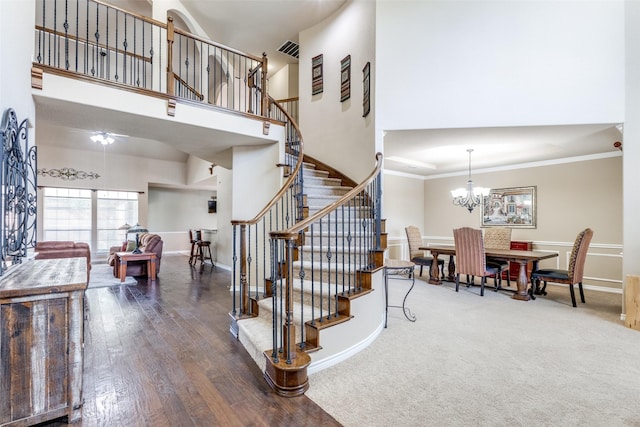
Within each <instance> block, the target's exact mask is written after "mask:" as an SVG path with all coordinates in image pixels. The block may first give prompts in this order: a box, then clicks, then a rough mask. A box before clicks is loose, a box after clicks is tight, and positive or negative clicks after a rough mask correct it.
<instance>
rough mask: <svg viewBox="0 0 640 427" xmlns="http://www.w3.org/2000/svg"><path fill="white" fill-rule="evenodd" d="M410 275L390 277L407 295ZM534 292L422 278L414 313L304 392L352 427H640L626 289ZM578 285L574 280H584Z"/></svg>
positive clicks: (638, 377)
mask: <svg viewBox="0 0 640 427" xmlns="http://www.w3.org/2000/svg"><path fill="white" fill-rule="evenodd" d="M408 286H409V282H405V281H400V280H391V281H390V303H391V304H398V305H399V304H401V303H402V297H403V295H404V293H405V292H406V289H408ZM548 290H549V293H550V295H548V296H547V297H538V298H537V299H536V300H535V301H530V302H521V301H516V300H512V299H511V293H508V292H498V293H494V292H493V291H491V290H489V291H485V296H484V297H480V296H479V288H476V287H473V288H471V289H468V288H466V287H461V290H460V292H459V293H456V292H455V288H454V285H453V284H451V283H445V284H444V285H442V286H433V285H428V284H426V283H425V282H422V281H417V282H416V286H415V288H414V289H413V291H412V292H411V294H410V295H409V298H408V299H407V305H408V306H409V307H410V308H411V310H412V311H413V312H414V313H415V314H416V316H417V321H416V322H415V323H411V322H409V321H408V320H406V319H405V317H404V316H403V315H402V310H401V309H398V308H390V309H389V310H390V311H389V324H388V328H387V329H386V330H384V331H383V332H382V334H381V335H380V336H379V338H378V339H377V340H376V341H375V342H374V343H372V344H371V345H370V346H369V347H368V348H367V349H365V350H364V351H362V352H360V353H359V354H357V355H355V356H354V357H352V358H351V359H349V360H347V361H345V362H343V363H341V364H339V365H337V366H334V367H331V368H328V369H326V370H324V371H321V372H318V373H315V374H313V375H311V376H310V388H309V390H308V391H307V393H306V395H307V396H308V397H309V398H311V399H312V400H313V401H315V402H316V403H317V404H319V405H320V406H321V407H322V408H323V409H325V410H326V411H327V412H328V413H330V414H331V415H333V416H334V417H335V418H336V419H337V420H338V421H339V422H340V423H342V424H343V425H345V426H640V331H635V330H632V329H628V328H625V327H624V326H623V323H622V322H620V321H619V318H620V305H621V298H622V297H621V296H620V295H619V294H608V293H602V292H589V291H587V292H586V298H587V304H581V303H580V302H578V308H573V307H571V300H570V297H569V291H568V289H567V288H566V287H562V288H561V287H556V286H549V288H548ZM576 292H577V291H576Z"/></svg>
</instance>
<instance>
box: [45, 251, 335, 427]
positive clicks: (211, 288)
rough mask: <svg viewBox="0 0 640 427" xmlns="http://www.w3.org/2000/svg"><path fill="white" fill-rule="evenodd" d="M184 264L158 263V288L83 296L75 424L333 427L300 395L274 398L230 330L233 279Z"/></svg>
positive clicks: (175, 259) (176, 259)
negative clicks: (80, 381) (82, 340)
mask: <svg viewBox="0 0 640 427" xmlns="http://www.w3.org/2000/svg"><path fill="white" fill-rule="evenodd" d="M187 260H188V258H187V257H185V256H181V255H165V256H163V257H162V265H161V271H160V274H159V276H158V280H157V281H156V283H155V284H148V283H147V281H146V280H145V279H139V283H138V285H133V286H126V285H123V286H120V285H116V286H112V287H106V288H95V289H88V290H87V292H86V301H87V308H86V313H87V314H86V321H85V349H84V355H85V369H84V377H83V378H84V390H83V392H84V406H83V408H82V414H83V416H82V424H76V425H82V426H94V425H99V426H154V427H155V426H339V425H340V424H339V423H338V422H337V421H336V420H335V419H333V418H332V417H331V416H330V415H329V414H327V413H326V412H324V411H323V410H322V409H321V408H320V407H319V406H317V405H316V404H315V403H313V402H312V401H311V400H309V399H308V398H307V397H306V396H300V397H295V398H284V397H280V396H278V395H276V394H275V393H273V392H272V390H271V389H270V388H269V386H268V385H267V383H266V381H265V380H264V378H263V376H262V372H260V370H259V369H258V368H257V366H256V364H255V363H254V362H253V360H252V359H251V357H250V356H249V354H248V353H247V352H246V351H245V349H244V347H243V346H242V345H241V344H240V343H239V342H238V341H236V340H235V338H234V337H233V336H232V335H231V334H230V333H229V314H228V313H229V311H230V309H231V293H230V292H229V289H228V286H229V284H230V276H231V275H230V273H229V272H227V271H224V270H221V269H213V268H212V267H211V266H205V267H204V270H203V271H202V272H201V270H200V267H198V268H195V269H194V268H191V267H190V266H189V264H188V262H187ZM47 425H49V426H51V425H62V424H61V423H60V422H57V423H56V422H53V423H48V424H47Z"/></svg>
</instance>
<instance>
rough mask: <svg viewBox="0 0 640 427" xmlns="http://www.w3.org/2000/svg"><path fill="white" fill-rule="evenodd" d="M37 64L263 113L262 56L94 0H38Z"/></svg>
mask: <svg viewBox="0 0 640 427" xmlns="http://www.w3.org/2000/svg"><path fill="white" fill-rule="evenodd" d="M35 31H36V34H35V46H34V62H35V63H36V64H38V66H41V67H43V68H47V69H48V70H59V71H64V72H65V73H68V74H69V73H70V74H74V75H76V76H77V77H80V78H84V77H87V78H91V79H92V80H94V81H96V80H98V81H102V82H104V83H108V84H113V85H118V86H120V87H123V88H128V89H135V90H139V91H143V92H148V91H150V92H151V93H152V94H153V93H156V94H157V93H161V94H165V95H168V96H171V97H176V98H181V99H186V100H191V101H194V102H199V103H203V104H208V105H212V106H216V107H220V108H224V109H227V110H232V111H238V112H242V113H248V114H254V115H258V116H266V115H267V106H268V100H267V92H266V90H262V88H265V87H266V70H267V58H266V56H265V55H263V56H262V57H257V56H252V55H249V54H246V53H243V52H240V51H238V50H236V49H233V48H230V47H227V46H224V45H222V44H219V43H215V42H212V41H209V40H206V39H204V38H202V37H199V36H196V35H193V34H190V33H188V32H186V31H183V30H181V29H178V28H176V27H175V26H174V22H173V20H172V19H171V18H169V19H168V20H167V23H162V22H159V21H155V20H153V19H151V18H148V17H144V16H141V15H137V14H135V13H132V12H128V11H126V10H123V9H121V8H118V7H115V6H112V5H109V4H106V3H102V2H100V1H96V0H37V2H36V28H35Z"/></svg>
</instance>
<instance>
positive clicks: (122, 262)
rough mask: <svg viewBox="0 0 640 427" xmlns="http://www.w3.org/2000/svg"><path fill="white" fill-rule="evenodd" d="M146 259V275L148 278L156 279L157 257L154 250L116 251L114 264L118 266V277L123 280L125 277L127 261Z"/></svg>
mask: <svg viewBox="0 0 640 427" xmlns="http://www.w3.org/2000/svg"><path fill="white" fill-rule="evenodd" d="M129 261H147V276H148V277H149V280H156V263H157V257H156V253H155V252H142V253H139V254H135V253H133V252H116V265H117V266H118V278H119V279H120V281H121V282H124V281H125V279H126V277H127V262H129Z"/></svg>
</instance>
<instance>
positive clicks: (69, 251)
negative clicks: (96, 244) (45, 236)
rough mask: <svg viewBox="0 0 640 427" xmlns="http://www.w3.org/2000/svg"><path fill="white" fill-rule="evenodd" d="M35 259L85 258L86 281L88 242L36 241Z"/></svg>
mask: <svg viewBox="0 0 640 427" xmlns="http://www.w3.org/2000/svg"><path fill="white" fill-rule="evenodd" d="M34 251H35V253H36V256H35V259H52V258H75V257H84V258H86V259H87V283H89V276H90V274H89V273H90V271H91V248H90V247H89V244H88V243H84V242H72V241H66V240H60V241H55V240H51V241H45V242H37V243H36V247H35V248H34Z"/></svg>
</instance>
